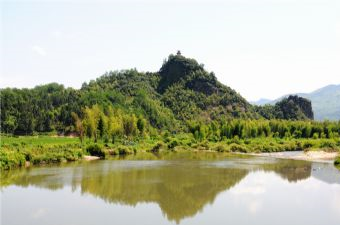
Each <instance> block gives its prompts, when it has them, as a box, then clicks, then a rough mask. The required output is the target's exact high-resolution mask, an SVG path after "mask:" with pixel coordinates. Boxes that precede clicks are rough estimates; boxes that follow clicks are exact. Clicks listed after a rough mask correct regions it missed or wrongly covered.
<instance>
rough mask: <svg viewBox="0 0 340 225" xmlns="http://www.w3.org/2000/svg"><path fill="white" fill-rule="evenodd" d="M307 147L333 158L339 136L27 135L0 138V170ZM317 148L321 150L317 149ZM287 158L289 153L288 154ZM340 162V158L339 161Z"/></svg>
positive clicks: (313, 154)
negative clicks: (127, 157)
mask: <svg viewBox="0 0 340 225" xmlns="http://www.w3.org/2000/svg"><path fill="white" fill-rule="evenodd" d="M303 150H305V151H306V152H307V153H304V154H302V155H297V156H294V157H295V158H296V159H300V160H331V159H334V158H335V157H336V155H337V153H338V152H340V139H339V138H338V139H336V138H334V139H280V138H253V139H238V138H233V139H225V140H222V141H209V140H204V141H198V140H196V139H195V138H194V137H193V136H192V135H191V134H186V133H182V134H176V135H172V136H169V135H163V136H162V135H160V136H156V137H140V138H139V139H134V140H123V139H121V140H117V141H116V142H115V143H105V142H102V141H98V142H97V143H94V142H93V140H90V139H85V140H84V141H83V142H82V143H81V142H80V141H79V139H78V138H76V137H73V138H72V137H51V136H24V137H6V136H2V137H1V151H0V169H1V170H9V169H13V168H17V167H28V166H33V165H41V164H50V163H63V162H69V161H79V160H86V161H89V160H97V159H103V158H107V157H110V156H117V155H129V154H135V153H139V152H147V153H150V154H156V153H158V152H163V151H169V152H176V151H206V152H209V151H211V152H227V153H228V152H230V153H244V154H259V153H261V154H263V155H267V156H270V157H272V156H274V155H275V156H276V157H280V155H282V154H283V153H281V152H287V151H289V152H291V153H292V154H294V153H296V152H297V151H303ZM314 150H321V151H323V152H318V151H314ZM285 157H287V156H285ZM339 162H340V160H339ZM338 165H339V164H338Z"/></svg>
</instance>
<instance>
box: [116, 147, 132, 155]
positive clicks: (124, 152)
mask: <svg viewBox="0 0 340 225" xmlns="http://www.w3.org/2000/svg"><path fill="white" fill-rule="evenodd" d="M118 153H119V155H129V154H133V153H134V151H133V150H132V149H130V148H128V147H126V146H119V147H118Z"/></svg>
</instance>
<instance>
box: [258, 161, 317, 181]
mask: <svg viewBox="0 0 340 225" xmlns="http://www.w3.org/2000/svg"><path fill="white" fill-rule="evenodd" d="M311 168H312V163H311V162H307V161H298V160H279V162H278V163H271V164H264V165H263V166H262V169H263V170H265V171H274V172H275V173H277V174H278V175H279V176H280V177H282V178H283V179H286V180H288V181H289V182H297V181H299V180H304V179H307V178H308V177H310V175H311Z"/></svg>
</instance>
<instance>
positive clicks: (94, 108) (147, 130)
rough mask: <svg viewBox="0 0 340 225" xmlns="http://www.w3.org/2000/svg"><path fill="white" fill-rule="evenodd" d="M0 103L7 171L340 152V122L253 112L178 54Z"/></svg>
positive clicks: (294, 102) (299, 112) (289, 101)
mask: <svg viewBox="0 0 340 225" xmlns="http://www.w3.org/2000/svg"><path fill="white" fill-rule="evenodd" d="M0 99H1V102H0V104H1V112H0V113H1V124H0V128H1V132H2V135H1V149H0V163H1V164H0V165H1V166H0V167H1V169H5V170H8V169H12V168H16V167H25V166H28V165H39V164H49V163H58V162H67V161H77V160H81V159H83V158H84V156H96V157H100V158H107V157H109V156H110V155H113V156H115V155H128V154H136V153H139V152H150V153H158V152H162V151H186V150H187V151H216V152H231V153H262V152H282V151H299V150H306V151H307V150H309V151H310V150H315V149H321V150H324V151H326V152H329V151H331V152H339V149H340V121H323V122H318V121H314V120H313V119H314V113H313V110H312V104H311V101H310V100H308V99H305V98H302V97H298V96H288V97H286V98H284V99H282V100H280V101H279V102H277V103H275V105H265V106H254V105H251V104H250V103H249V102H248V101H247V100H246V99H244V98H243V97H242V96H241V95H240V94H239V93H237V92H236V91H235V90H233V89H232V88H230V87H228V86H226V85H224V84H222V83H221V82H219V81H218V80H217V77H216V76H215V74H214V73H213V72H209V71H207V70H206V69H205V68H204V64H199V63H198V62H197V61H196V60H195V59H191V58H186V57H184V56H183V55H182V54H181V52H180V51H178V52H177V54H176V55H173V54H171V55H170V56H169V57H168V58H167V59H165V60H164V62H163V64H162V66H161V68H160V69H159V71H157V72H139V71H137V69H130V70H122V71H110V72H107V73H105V74H104V75H102V76H101V77H99V78H97V79H96V80H91V81H90V82H88V83H86V82H85V83H83V85H82V87H81V88H80V89H74V88H65V87H64V86H63V85H60V84H57V83H51V84H46V85H41V86H36V87H34V88H31V89H27V88H23V89H18V88H4V89H0ZM44 135H45V136H44ZM58 135H64V137H53V136H58ZM71 137H73V138H71ZM76 137H78V138H76ZM85 158H87V159H93V157H92V158H91V157H85ZM339 161H340V160H338V161H337V162H339ZM338 164H339V163H338Z"/></svg>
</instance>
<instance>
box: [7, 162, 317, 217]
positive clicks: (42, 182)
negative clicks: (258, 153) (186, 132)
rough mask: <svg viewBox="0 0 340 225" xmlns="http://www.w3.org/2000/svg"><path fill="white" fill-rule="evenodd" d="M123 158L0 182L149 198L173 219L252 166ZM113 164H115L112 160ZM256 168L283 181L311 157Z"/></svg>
mask: <svg viewBox="0 0 340 225" xmlns="http://www.w3.org/2000/svg"><path fill="white" fill-rule="evenodd" d="M123 162H124V163H123ZM125 162H127V161H119V162H117V163H115V162H112V161H102V162H94V163H85V164H81V165H80V166H79V165H77V164H74V165H72V164H68V165H67V166H65V167H54V168H53V167H52V168H48V167H47V168H32V169H30V170H15V171H11V172H6V173H2V174H1V185H2V186H7V185H11V184H15V185H19V186H23V187H27V186H29V185H33V186H36V187H42V188H47V189H50V190H56V189H59V188H62V187H64V186H65V185H70V186H71V187H72V189H76V188H77V187H80V190H81V192H82V193H89V194H91V195H93V196H97V197H99V198H101V199H103V200H105V201H106V202H110V203H120V204H127V205H136V204H137V203H142V202H155V203H157V204H158V205H159V206H160V208H161V209H162V211H163V213H164V214H165V215H166V217H167V218H168V219H169V220H173V221H176V222H179V221H180V220H181V219H183V218H185V217H191V216H194V215H195V214H197V213H198V212H199V211H201V210H202V209H203V207H204V206H205V205H206V204H208V203H213V201H214V199H215V197H216V196H217V194H218V193H220V192H222V191H224V190H228V189H229V188H231V187H233V186H234V185H235V184H237V183H238V182H240V181H241V180H242V179H243V178H244V177H245V176H246V175H247V173H248V172H249V170H252V169H251V168H249V169H247V168H243V169H239V168H237V166H232V167H229V168H223V167H218V166H209V164H204V163H201V162H200V161H190V160H189V161H173V162H171V161H170V163H165V164H156V163H155V166H151V167H150V166H143V164H139V162H140V161H135V162H132V164H135V165H134V166H132V167H126V166H125V165H126V163H125ZM154 162H156V161H154ZM254 163H255V164H256V161H254ZM117 164H119V165H121V166H118V167H117V166H115V165H117ZM151 164H152V163H151ZM258 168H259V169H260V170H265V171H274V172H275V173H277V174H279V175H280V176H281V177H282V178H284V179H286V180H288V181H289V182H297V181H298V180H301V179H306V178H308V177H309V176H310V175H311V163H310V162H304V161H292V160H277V161H275V162H271V163H269V164H268V163H261V164H260V165H259V167H258Z"/></svg>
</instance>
